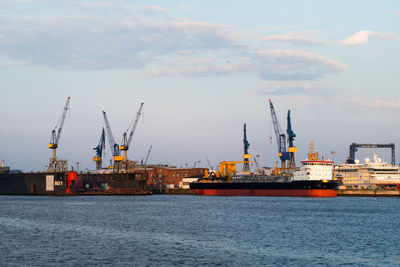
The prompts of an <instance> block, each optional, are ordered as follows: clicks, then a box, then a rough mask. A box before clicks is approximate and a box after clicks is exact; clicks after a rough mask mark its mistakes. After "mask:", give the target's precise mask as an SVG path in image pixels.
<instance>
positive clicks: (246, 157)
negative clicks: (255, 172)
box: [242, 123, 251, 172]
mask: <svg viewBox="0 0 400 267" xmlns="http://www.w3.org/2000/svg"><path fill="white" fill-rule="evenodd" d="M249 147H250V143H249V142H248V141H247V134H246V123H245V124H243V161H244V162H245V163H243V170H242V171H243V172H250V164H249V159H250V158H251V155H250V154H249V153H248V151H249Z"/></svg>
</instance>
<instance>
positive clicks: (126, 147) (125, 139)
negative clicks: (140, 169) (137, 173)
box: [120, 102, 144, 161]
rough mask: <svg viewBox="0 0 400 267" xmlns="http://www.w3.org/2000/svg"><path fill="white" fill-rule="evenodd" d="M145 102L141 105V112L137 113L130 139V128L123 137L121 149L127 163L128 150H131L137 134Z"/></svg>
mask: <svg viewBox="0 0 400 267" xmlns="http://www.w3.org/2000/svg"><path fill="white" fill-rule="evenodd" d="M143 104H144V103H143V102H142V103H141V104H140V107H139V110H138V111H137V113H136V118H135V122H134V123H133V126H132V129H131V132H130V134H129V138H128V137H127V132H128V131H129V128H128V129H127V130H126V132H124V134H123V136H122V144H121V146H120V149H121V150H122V151H123V152H124V155H123V160H124V161H127V160H128V150H129V145H130V143H131V142H132V138H133V134H134V133H135V130H136V126H137V123H138V121H139V118H140V115H141V114H142V109H143Z"/></svg>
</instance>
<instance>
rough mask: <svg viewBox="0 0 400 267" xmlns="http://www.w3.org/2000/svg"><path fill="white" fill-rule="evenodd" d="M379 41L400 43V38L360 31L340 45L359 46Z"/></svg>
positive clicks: (387, 34)
mask: <svg viewBox="0 0 400 267" xmlns="http://www.w3.org/2000/svg"><path fill="white" fill-rule="evenodd" d="M370 38H372V39H378V40H392V41H400V37H397V36H396V35H394V34H392V33H379V32H372V31H359V32H356V33H354V34H353V35H351V36H349V37H347V38H346V39H344V40H341V41H339V43H341V44H344V45H358V44H364V43H366V42H368V40H369V39H370Z"/></svg>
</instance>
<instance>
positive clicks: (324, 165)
mask: <svg viewBox="0 0 400 267" xmlns="http://www.w3.org/2000/svg"><path fill="white" fill-rule="evenodd" d="M301 164H302V166H301V167H300V170H298V171H295V172H294V173H293V180H294V181H306V180H309V181H331V180H333V161H330V160H327V159H326V158H325V159H319V158H318V152H316V151H314V146H313V143H312V142H310V151H309V153H308V154H307V159H306V160H303V161H301Z"/></svg>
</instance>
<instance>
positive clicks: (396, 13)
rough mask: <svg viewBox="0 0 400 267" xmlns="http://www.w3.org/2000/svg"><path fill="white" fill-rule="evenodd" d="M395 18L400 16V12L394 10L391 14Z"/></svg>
mask: <svg viewBox="0 0 400 267" xmlns="http://www.w3.org/2000/svg"><path fill="white" fill-rule="evenodd" d="M390 13H391V14H392V15H393V16H400V10H393V11H392V12H390Z"/></svg>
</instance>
